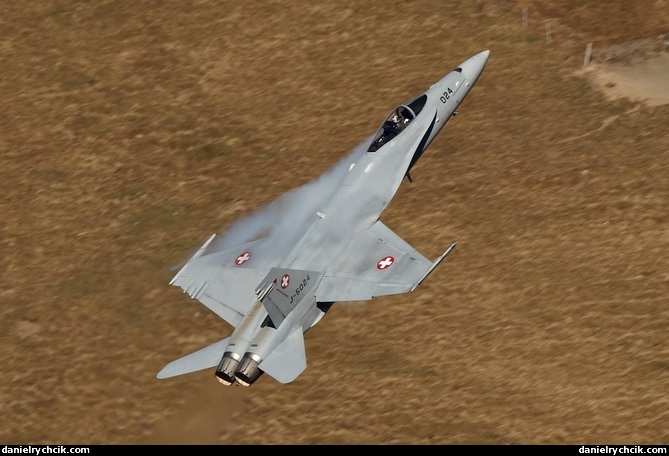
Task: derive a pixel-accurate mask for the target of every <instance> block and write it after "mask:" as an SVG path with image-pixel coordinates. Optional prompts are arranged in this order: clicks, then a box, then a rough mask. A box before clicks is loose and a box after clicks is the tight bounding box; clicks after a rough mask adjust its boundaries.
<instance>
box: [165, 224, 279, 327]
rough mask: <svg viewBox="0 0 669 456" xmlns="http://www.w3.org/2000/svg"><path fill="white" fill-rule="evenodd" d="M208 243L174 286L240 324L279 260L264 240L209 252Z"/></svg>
mask: <svg viewBox="0 0 669 456" xmlns="http://www.w3.org/2000/svg"><path fill="white" fill-rule="evenodd" d="M214 236H215V235H212V236H211V237H210V238H209V240H207V242H205V243H204V245H203V246H202V247H200V249H199V250H198V251H197V253H196V254H195V255H193V257H191V259H190V260H188V262H187V263H186V265H185V266H184V267H183V268H181V270H180V271H179V272H178V273H177V274H176V275H175V276H174V278H173V279H172V281H171V282H170V285H174V286H178V287H181V288H182V289H183V291H184V293H187V294H188V295H189V296H190V297H191V298H193V299H197V300H198V301H200V302H201V303H202V304H204V305H205V306H207V308H209V309H210V310H211V311H212V312H214V313H215V314H216V315H218V316H219V317H221V318H222V319H224V320H225V321H227V322H228V323H230V324H231V325H232V326H234V327H236V326H237V325H238V324H239V322H240V321H241V319H242V318H243V317H244V315H246V313H247V312H248V310H249V309H250V307H251V306H252V305H253V304H254V303H255V301H256V300H257V297H256V296H255V289H256V287H257V285H258V284H259V283H260V282H261V281H262V279H263V278H264V277H265V275H266V274H267V271H269V269H270V268H271V267H270V265H271V264H272V263H273V262H274V261H275V258H274V257H275V256H276V255H275V254H274V253H273V252H272V250H271V249H268V248H267V247H266V244H267V242H266V239H260V240H256V241H253V242H249V243H246V244H242V245H240V246H238V247H234V248H231V249H227V250H224V251H221V252H213V253H207V252H206V250H207V247H208V246H209V244H210V243H211V241H212V240H213V239H214Z"/></svg>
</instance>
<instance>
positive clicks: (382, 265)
mask: <svg viewBox="0 0 669 456" xmlns="http://www.w3.org/2000/svg"><path fill="white" fill-rule="evenodd" d="M394 262H395V258H393V257H391V256H387V257H385V258H381V259H380V260H379V262H378V263H376V269H380V270H384V269H388V268H389V267H390V266H391V265H392V264H393V263H394Z"/></svg>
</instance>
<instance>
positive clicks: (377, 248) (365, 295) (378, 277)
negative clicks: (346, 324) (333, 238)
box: [317, 221, 455, 302]
mask: <svg viewBox="0 0 669 456" xmlns="http://www.w3.org/2000/svg"><path fill="white" fill-rule="evenodd" d="M454 247H455V244H452V245H451V246H450V247H449V248H448V249H447V250H446V251H445V252H444V253H443V254H442V255H441V256H439V258H437V260H436V261H434V262H431V261H429V260H428V259H427V258H425V257H424V256H423V255H421V254H420V253H419V252H417V251H416V249H414V248H413V247H412V246H411V245H409V244H408V243H407V242H406V241H405V240H404V239H402V238H400V237H399V236H398V235H397V234H395V233H394V232H393V231H392V230H390V229H389V228H388V227H387V226H385V225H384V224H383V223H382V222H381V221H377V222H376V223H375V224H374V225H372V226H371V227H370V228H369V229H368V230H366V231H363V232H360V234H359V235H357V236H355V237H354V238H353V239H352V240H351V242H350V244H349V245H348V247H347V248H346V249H345V250H344V252H342V255H341V256H340V257H339V258H340V259H339V261H338V262H337V265H336V266H334V267H332V268H330V269H328V270H327V271H326V272H325V275H324V276H323V279H322V281H321V284H320V287H319V289H318V292H317V296H318V300H319V301H323V302H327V301H362V300H367V299H371V298H373V297H374V296H383V295H391V294H399V293H407V292H410V291H413V290H415V289H416V287H418V285H420V284H421V283H422V282H423V280H425V279H426V278H427V276H428V275H429V274H430V273H431V272H432V271H433V270H434V268H435V267H436V266H437V265H438V264H439V263H440V262H441V261H442V260H443V259H444V258H445V257H446V255H448V254H449V253H450V252H451V251H452V250H453V248H454Z"/></svg>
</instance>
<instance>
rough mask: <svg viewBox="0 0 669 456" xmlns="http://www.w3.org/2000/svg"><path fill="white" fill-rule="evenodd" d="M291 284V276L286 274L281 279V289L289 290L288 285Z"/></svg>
mask: <svg viewBox="0 0 669 456" xmlns="http://www.w3.org/2000/svg"><path fill="white" fill-rule="evenodd" d="M289 284H290V276H289V275H288V274H284V275H283V277H281V288H284V289H285V288H288V285H289Z"/></svg>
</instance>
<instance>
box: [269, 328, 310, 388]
mask: <svg viewBox="0 0 669 456" xmlns="http://www.w3.org/2000/svg"><path fill="white" fill-rule="evenodd" d="M258 367H259V368H260V369H261V370H263V371H264V372H266V373H267V375H269V376H270V377H272V378H273V379H275V380H276V381H278V382H281V383H290V382H292V381H293V380H295V379H296V378H297V377H298V376H299V375H300V374H301V373H302V371H304V369H306V368H307V355H306V352H305V350H304V334H303V333H302V327H301V326H298V327H297V328H295V329H294V330H293V332H292V333H291V334H290V335H289V336H288V337H286V339H285V340H284V341H283V342H282V343H281V345H279V346H278V347H276V349H275V350H274V351H273V352H272V353H270V355H269V356H268V357H267V359H265V360H264V361H262V362H261V363H260V364H259V365H258Z"/></svg>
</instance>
